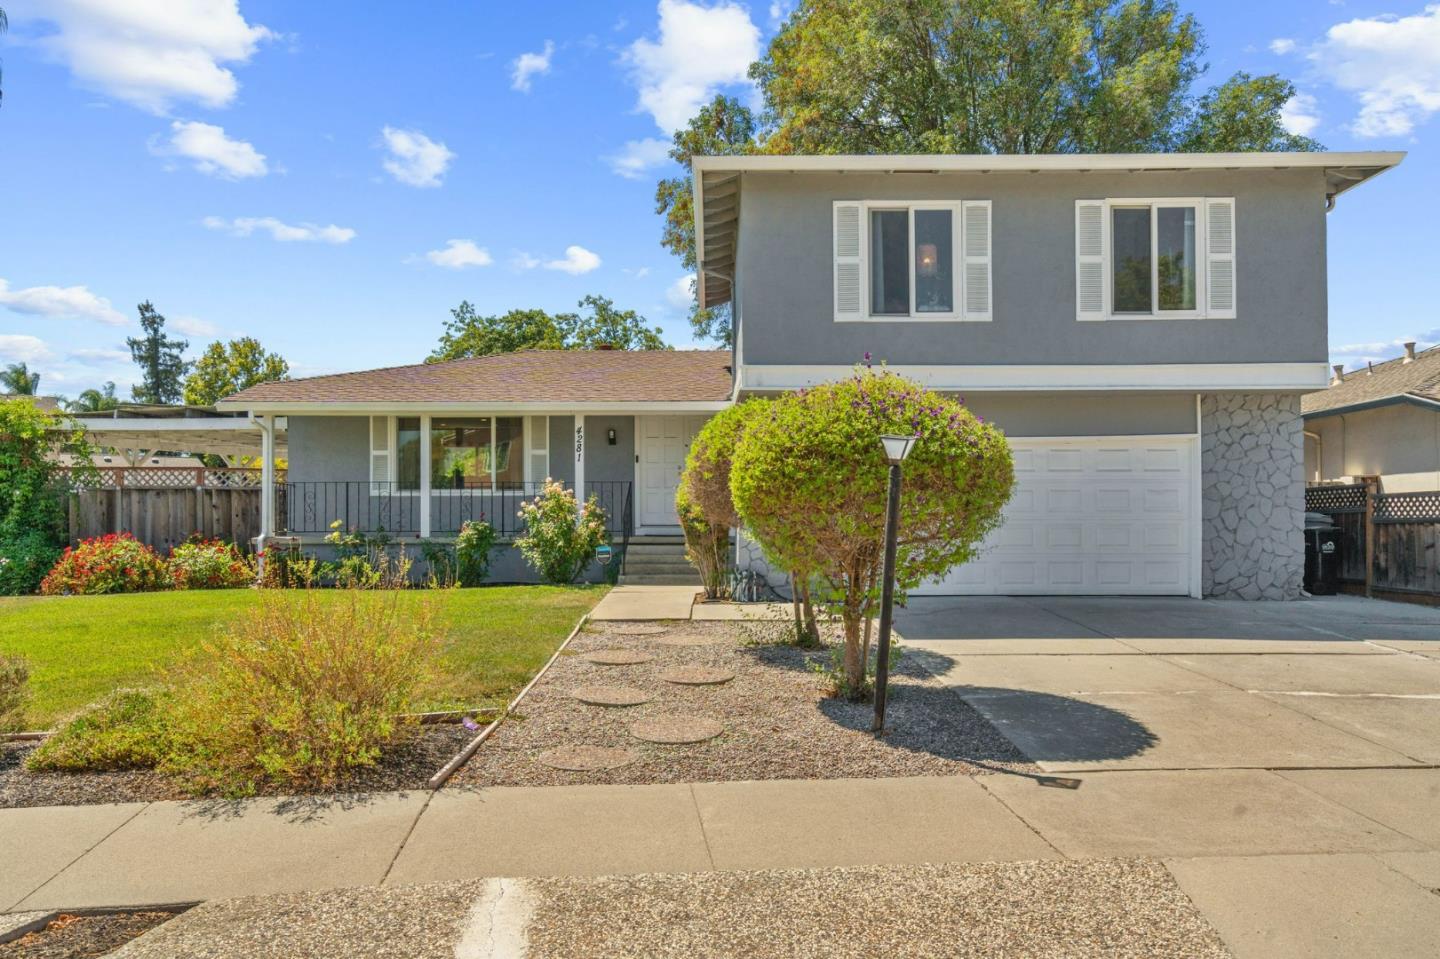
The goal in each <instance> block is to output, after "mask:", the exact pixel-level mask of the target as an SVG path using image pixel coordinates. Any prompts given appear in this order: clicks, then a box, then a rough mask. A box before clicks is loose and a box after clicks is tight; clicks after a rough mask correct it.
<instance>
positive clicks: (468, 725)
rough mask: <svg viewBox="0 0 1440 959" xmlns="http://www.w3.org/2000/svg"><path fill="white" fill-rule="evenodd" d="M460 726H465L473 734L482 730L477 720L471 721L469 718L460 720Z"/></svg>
mask: <svg viewBox="0 0 1440 959" xmlns="http://www.w3.org/2000/svg"><path fill="white" fill-rule="evenodd" d="M460 725H462V726H464V727H465V728H466V729H468V730H470V731H471V732H472V733H473V732H474V731H475V730H477V729H479V728H480V724H479V723H477V722H476V721H475V720H473V719H471V718H470V717H469V716H466V717H465V718H464V719H462V720H460Z"/></svg>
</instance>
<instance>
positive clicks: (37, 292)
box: [0, 280, 126, 326]
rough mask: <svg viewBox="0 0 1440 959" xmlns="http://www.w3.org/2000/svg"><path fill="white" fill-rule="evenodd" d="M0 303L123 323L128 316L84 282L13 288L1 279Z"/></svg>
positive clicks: (42, 313)
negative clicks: (97, 294) (89, 288)
mask: <svg viewBox="0 0 1440 959" xmlns="http://www.w3.org/2000/svg"><path fill="white" fill-rule="evenodd" d="M0 306H3V307H5V308H6V309H8V310H11V311H13V312H15V313H25V314H28V315H30V316H68V317H79V318H81V319H86V320H97V321H99V322H101V323H105V324H108V325H110V326H124V325H125V322H126V321H125V317H124V316H122V315H121V314H120V312H119V311H118V310H116V309H115V308H114V307H112V306H111V305H110V301H109V300H107V299H105V297H103V296H96V295H95V294H94V293H91V292H90V291H89V290H88V289H86V288H85V287H83V286H30V287H26V288H25V289H23V290H12V289H10V285H9V284H8V283H7V282H6V281H4V280H0Z"/></svg>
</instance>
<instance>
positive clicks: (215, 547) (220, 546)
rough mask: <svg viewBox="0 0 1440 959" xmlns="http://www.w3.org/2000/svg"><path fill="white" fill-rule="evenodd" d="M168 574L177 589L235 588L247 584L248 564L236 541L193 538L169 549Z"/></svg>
mask: <svg viewBox="0 0 1440 959" xmlns="http://www.w3.org/2000/svg"><path fill="white" fill-rule="evenodd" d="M168 565H169V567H170V576H171V578H172V579H173V580H174V581H175V588H176V589H236V588H238V587H241V586H249V585H250V581H251V579H252V578H253V577H254V575H255V574H254V571H253V570H252V569H251V568H250V564H249V563H247V562H245V557H243V556H241V555H240V551H239V550H238V549H236V548H235V544H233V543H226V542H223V541H222V540H218V539H199V538H192V539H190V540H188V541H186V542H184V543H181V544H180V545H179V546H177V547H175V548H174V549H172V550H171V551H170V561H169V563H168Z"/></svg>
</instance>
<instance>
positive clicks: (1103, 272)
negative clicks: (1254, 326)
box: [1075, 197, 1235, 320]
mask: <svg viewBox="0 0 1440 959" xmlns="http://www.w3.org/2000/svg"><path fill="white" fill-rule="evenodd" d="M1075 300H1076V315H1077V318H1078V319H1082V320H1104V319H1194V318H1231V317H1234V316H1235V200H1234V199H1233V198H1231V197H1201V198H1184V199H1177V198H1166V199H1107V200H1079V201H1076V204H1075Z"/></svg>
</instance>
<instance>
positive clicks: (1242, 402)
mask: <svg viewBox="0 0 1440 959" xmlns="http://www.w3.org/2000/svg"><path fill="white" fill-rule="evenodd" d="M1304 457H1305V454H1304V447H1303V444H1302V427H1301V419H1300V397H1299V395H1298V394H1294V393H1220V394H1207V395H1206V396H1204V397H1203V398H1202V401H1201V435H1200V469H1201V537H1202V538H1201V549H1202V561H1201V570H1202V576H1203V580H1202V584H1201V585H1202V589H1203V592H1204V594H1205V595H1206V596H1215V597H1220V598H1225V599H1296V598H1298V597H1299V595H1300V588H1301V583H1302V581H1303V579H1304V572H1305V565H1304V564H1305V541H1304V532H1303V531H1304V515H1305V482H1304V476H1303V469H1304Z"/></svg>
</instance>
